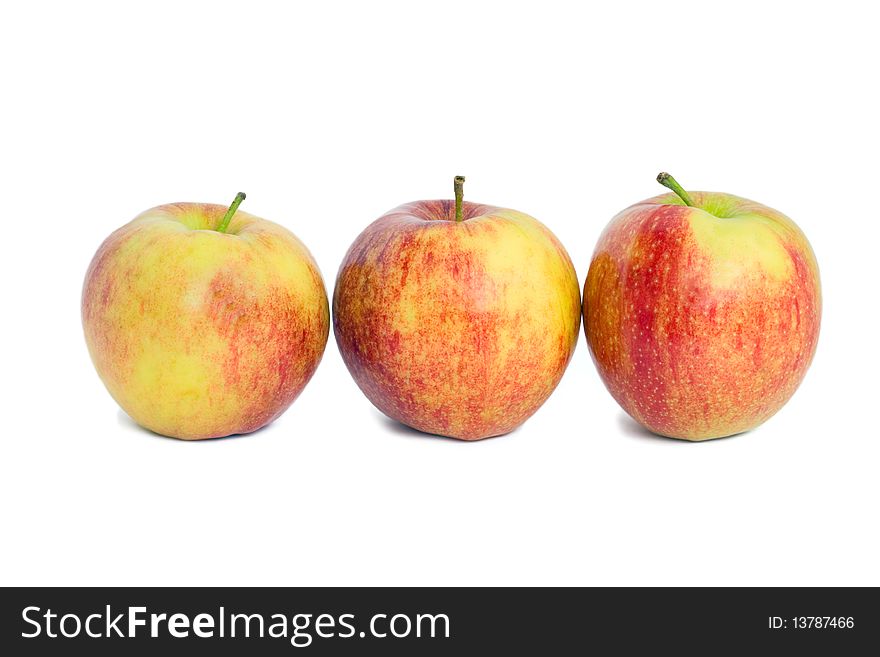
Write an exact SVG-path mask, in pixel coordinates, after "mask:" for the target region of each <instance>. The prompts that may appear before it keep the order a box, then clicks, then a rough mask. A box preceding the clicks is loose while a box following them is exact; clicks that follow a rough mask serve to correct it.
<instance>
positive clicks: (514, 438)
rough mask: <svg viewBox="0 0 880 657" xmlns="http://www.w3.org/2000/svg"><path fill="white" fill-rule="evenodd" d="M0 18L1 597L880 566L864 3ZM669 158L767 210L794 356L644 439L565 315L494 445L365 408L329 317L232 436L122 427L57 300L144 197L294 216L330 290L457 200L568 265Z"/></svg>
mask: <svg viewBox="0 0 880 657" xmlns="http://www.w3.org/2000/svg"><path fill="white" fill-rule="evenodd" d="M11 7H12V8H9V7H7V8H5V9H4V10H3V17H2V25H3V32H4V34H3V38H2V40H0V75H2V105H0V113H2V122H0V137H2V142H0V149H2V152H0V183H2V184H0V194H2V202H0V207H2V213H0V214H2V224H3V227H4V231H3V247H2V248H3V254H2V258H0V267H2V280H3V287H2V290H3V300H2V309H3V317H2V327H0V331H2V345H3V357H2V385H3V394H2V398H3V432H2V443H0V444H2V447H0V468H2V472H0V475H2V476H0V505H2V508H0V522H2V525H0V526H2V529H0V531H2V540H0V557H2V558H0V582H2V583H3V584H28V585H36V584H125V585H129V584H130V585H135V584H141V585H160V584H185V585H198V584H202V585H206V584H212V585H226V584H230V585H239V584H252V585H272V584H278V585H282V584H283V585H305V584H312V585H336V584H388V585H392V584H404V585H428V584H441V585H445V584H463V585H469V584H473V585H485V584H562V585H566V584H588V585H592V584H608V585H619V584H624V585H629V584H675V585H677V584H683V585H684V584H698V585H701V584H734V585H738V584H767V585H777V584H780V585H781V584H794V585H806V584H822V585H825V584H841V585H859V584H873V585H878V584H880V567H878V563H880V560H878V559H877V555H878V553H880V540H878V511H877V506H878V498H880V495H878V493H880V486H878V474H877V472H878V465H880V440H878V431H877V424H876V413H877V405H878V401H877V392H878V387H877V379H876V374H877V371H878V365H880V363H878V353H877V352H878V350H877V340H878V339H877V336H878V309H877V299H878V292H877V282H878V279H877V266H878V260H880V258H878V253H877V243H878V239H880V228H878V226H880V216H878V214H880V213H878V203H877V200H876V198H877V189H878V184H880V183H878V178H880V170H878V162H880V134H878V117H880V102H878V86H877V70H878V69H877V66H878V63H880V46H878V40H877V36H876V25H877V24H878V20H877V19H878V16H877V15H876V14H875V13H874V9H872V5H871V4H870V3H867V2H866V3H855V2H840V1H838V2H835V3H833V6H831V7H829V6H828V5H827V3H808V2H798V3H781V2H780V3H772V2H766V1H763V0H762V1H761V2H737V3H730V4H729V8H727V9H722V8H720V7H719V6H716V3H704V2H675V1H671V0H667V1H665V2H644V3H632V2H630V3H626V2H606V3H594V4H592V5H591V6H590V7H589V8H587V3H574V2H572V3H561V2H548V1H546V0H545V1H543V2H528V3H515V2H504V3H488V2H451V1H444V2H434V3H431V4H430V6H428V5H425V6H423V5H422V3H414V2H398V3H391V2H370V3H356V2H345V3H343V2H324V3H280V2H279V3H261V2H241V3H239V4H231V3H220V2H205V3H186V2H168V3H166V2H156V1H155V0H154V1H153V2H150V3H140V4H139V5H137V6H135V5H133V4H131V3H110V2H108V3H96V2H79V3H61V2H58V3H54V4H50V3H36V2H35V3H15V4H13V5H11ZM660 170H668V171H670V172H672V173H673V174H674V175H675V176H676V177H677V178H678V179H679V180H680V181H681V182H682V183H683V184H684V185H685V186H686V187H688V188H690V189H708V190H715V191H727V192H731V193H735V194H739V195H742V196H746V197H749V198H752V199H755V200H757V201H761V202H763V203H766V204H768V205H770V206H773V207H776V208H777V209H780V210H782V211H783V212H785V213H787V214H788V215H789V216H791V217H792V218H793V219H794V220H795V221H796V222H797V223H798V224H799V225H800V226H801V228H802V229H803V230H804V231H805V232H806V234H807V235H808V237H809V238H810V240H811V242H812V244H813V247H814V248H815V251H816V254H817V256H818V260H819V265H820V268H821V272H822V277H823V280H822V282H823V290H824V299H825V314H824V317H823V326H822V334H821V338H820V341H819V348H818V352H817V355H816V359H815V361H814V363H813V367H812V369H811V370H810V372H809V373H808V375H807V377H806V380H805V381H804V384H803V386H802V387H801V389H800V390H799V391H798V393H797V394H796V395H795V397H794V398H793V399H792V401H791V402H790V403H789V404H788V405H787V406H786V407H785V408H784V409H783V410H782V411H781V412H780V413H779V414H778V415H777V416H776V417H774V418H772V419H771V420H770V421H769V422H767V423H766V424H765V425H764V426H762V427H761V428H759V429H757V430H755V431H753V432H751V433H749V434H745V435H742V436H739V437H736V438H732V439H727V440H720V441H715V442H709V443H702V444H689V443H684V442H678V441H672V440H668V439H661V438H655V437H651V436H649V435H647V434H645V433H644V432H642V431H641V430H639V429H638V428H637V427H636V426H635V425H634V424H633V423H632V422H631V421H630V420H629V419H628V418H627V417H626V416H625V415H624V414H623V413H622V411H621V410H620V409H619V408H618V407H617V405H616V404H615V402H614V401H613V400H612V399H611V397H610V396H609V395H608V394H607V393H606V391H605V389H604V387H603V385H602V383H601V381H600V380H599V377H598V375H597V373H596V371H595V369H594V367H593V364H592V362H591V360H590V357H589V352H588V350H587V348H586V344H585V342H584V339H583V336H581V339H580V342H579V344H578V348H577V351H576V353H575V355H574V360H573V362H572V364H571V367H570V368H569V370H568V372H567V374H566V376H565V377H564V379H563V380H562V383H561V385H560V386H559V388H558V390H557V392H556V393H555V394H554V395H553V396H552V397H551V398H550V400H549V401H548V402H547V403H546V404H545V406H544V407H542V408H541V409H540V410H539V411H538V413H537V414H536V415H535V416H534V417H533V418H532V419H530V420H529V421H528V422H527V423H526V424H525V425H524V426H523V427H522V428H521V429H520V430H518V431H516V432H515V433H513V434H511V435H509V436H506V437H503V438H499V439H494V440H488V441H484V442H481V443H473V444H468V443H461V442H457V441H453V440H447V439H438V438H431V437H427V436H422V435H418V434H416V433H414V432H411V431H409V430H406V429H404V428H401V427H400V426H397V425H395V424H393V423H391V422H389V421H388V420H386V419H385V418H384V417H383V416H382V415H380V414H379V413H378V412H377V411H376V410H374V409H373V407H372V406H371V405H370V403H369V402H368V401H367V400H366V398H365V397H364V396H363V395H362V394H361V393H360V391H359V390H358V388H357V387H356V386H355V384H354V382H353V381H352V380H351V378H350V377H349V375H348V373H347V371H346V370H345V368H344V366H343V364H342V361H341V359H340V357H339V354H338V352H337V349H336V345H335V342H334V341H333V338H332V336H331V338H330V341H329V342H328V345H327V350H326V354H325V356H324V360H323V362H322V364H321V366H320V368H319V369H318V372H317V374H316V376H315V377H314V379H313V380H312V382H311V383H310V384H309V386H308V387H307V389H306V390H305V392H304V393H303V394H302V396H301V397H300V398H299V399H298V400H297V401H296V402H295V404H294V405H293V406H292V407H291V408H290V410H289V411H288V412H287V413H286V414H285V415H284V416H283V417H282V418H281V419H279V420H278V421H277V422H275V423H274V424H273V425H271V426H270V427H269V428H267V429H265V430H263V431H260V432H258V433H256V434H254V435H251V436H247V437H240V438H234V439H227V440H215V441H208V442H202V443H185V442H180V441H175V440H169V439H163V438H159V437H156V436H154V435H151V434H149V433H147V432H145V431H143V430H140V429H138V428H137V427H135V426H134V425H133V424H132V423H131V421H130V420H129V419H127V417H126V416H125V415H124V414H123V413H121V412H120V411H119V410H118V409H117V406H116V405H115V403H114V402H113V401H112V400H111V398H110V396H109V395H108V394H107V393H106V392H105V390H104V388H103V386H102V385H101V383H100V381H99V379H98V377H97V375H96V374H95V372H94V369H93V367H92V365H91V363H90V361H89V357H88V354H87V352H86V348H85V344H84V341H83V338H82V332H81V327H80V319H79V301H80V299H79V296H80V286H81V284H82V278H83V275H84V273H85V270H86V267H87V265H88V263H89V260H90V259H91V257H92V254H93V253H94V251H95V249H96V248H97V247H98V245H99V244H100V242H101V241H102V240H103V239H104V238H105V237H106V236H107V235H108V234H109V233H110V232H111V231H112V230H114V229H115V228H117V227H118V226H120V225H122V224H123V223H125V222H127V221H128V220H129V219H131V218H132V217H133V216H134V215H136V214H137V213H139V212H140V211H142V210H144V209H146V208H149V207H152V206H154V205H158V204H161V203H165V202H172V201H205V202H215V203H223V204H227V203H229V201H231V200H232V197H233V196H234V194H235V193H236V192H237V191H239V190H243V191H246V192H247V194H248V199H247V201H246V202H245V203H246V206H245V208H244V209H246V210H247V211H248V212H251V213H254V214H257V215H259V216H263V217H265V218H267V219H272V220H274V221H276V222H278V223H281V224H283V225H285V226H287V227H288V228H290V229H291V230H293V231H294V232H295V233H296V234H297V235H298V236H299V237H300V238H301V239H302V240H303V241H304V242H305V243H306V244H307V245H308V246H309V248H310V249H311V250H312V252H313V254H314V255H315V257H316V259H317V261H318V263H319V264H320V267H321V269H322V271H323V274H324V277H325V281H326V284H327V288H328V294H330V293H332V288H333V282H334V278H335V274H336V268H337V266H338V263H339V262H340V260H341V259H342V256H343V254H344V253H345V250H346V249H347V247H348V245H349V244H350V243H351V241H352V240H353V239H354V238H355V237H356V235H357V234H358V233H359V232H360V231H361V230H362V229H363V228H364V227H365V226H366V225H367V224H368V223H369V222H370V221H372V220H373V219H375V218H376V217H378V216H379V215H380V214H382V213H383V212H384V211H386V210H388V209H390V208H392V207H394V206H396V205H398V204H399V203H402V202H406V201H411V200H416V199H420V198H437V197H449V196H450V195H451V192H452V189H451V182H452V177H453V175H455V174H465V175H467V178H468V182H467V186H466V197H467V198H468V199H470V200H474V201H479V202H485V203H494V204H497V205H502V206H506V207H512V208H516V209H519V210H522V211H524V212H527V213H529V214H532V215H533V216H535V217H537V218H538V219H540V220H541V221H543V222H544V223H545V224H547V225H548V226H550V227H551V229H552V230H553V231H554V232H555V233H556V234H557V236H558V237H559V238H560V240H561V241H562V242H563V244H565V245H566V247H567V248H568V250H569V252H570V254H571V256H572V259H573V261H574V262H575V265H576V268H577V271H578V276H579V279H580V281H581V284H583V280H584V277H585V275H586V272H587V268H588V266H589V260H590V256H591V253H592V249H593V246H594V245H595V242H596V239H597V238H598V236H599V233H600V231H601V230H602V228H603V227H604V225H605V224H606V223H607V221H608V220H609V219H610V218H611V217H612V216H613V215H614V214H615V213H616V212H617V211H619V210H620V209H622V208H623V207H625V206H627V205H629V204H631V203H633V202H635V201H638V200H640V199H642V198H645V197H649V196H653V195H655V194H657V193H660V192H661V191H663V190H661V188H660V187H659V186H658V185H657V184H656V183H655V182H654V176H655V175H656V173H657V172H658V171H660Z"/></svg>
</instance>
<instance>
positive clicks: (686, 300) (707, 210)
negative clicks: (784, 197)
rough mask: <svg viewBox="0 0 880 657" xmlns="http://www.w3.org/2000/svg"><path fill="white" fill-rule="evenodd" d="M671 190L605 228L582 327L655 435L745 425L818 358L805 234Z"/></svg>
mask: <svg viewBox="0 0 880 657" xmlns="http://www.w3.org/2000/svg"><path fill="white" fill-rule="evenodd" d="M657 180H658V181H659V182H660V183H661V184H663V185H664V186H666V187H669V188H670V189H672V190H673V192H674V193H670V194H665V195H662V196H657V197H655V198H651V199H648V200H646V201H642V202H641V203H637V204H635V205H633V206H631V207H629V208H627V209H626V210H624V211H623V212H621V213H620V214H618V215H617V216H616V217H614V218H613V219H612V220H611V223H610V224H609V225H608V227H607V228H606V229H605V231H604V232H603V233H602V236H601V237H600V239H599V243H598V244H597V246H596V250H595V253H594V254H593V259H592V262H591V264H590V270H589V273H588V275H587V280H586V284H585V285H584V331H585V333H586V336H587V342H588V344H589V347H590V352H591V354H592V356H593V360H594V361H595V363H596V366H597V368H598V370H599V374H600V375H601V377H602V380H603V381H604V382H605V385H606V386H607V388H608V390H609V391H610V392H611V395H612V396H613V397H614V398H615V399H616V400H617V402H618V403H619V404H620V405H621V406H622V407H623V409H624V410H625V411H626V412H627V413H629V414H630V415H631V416H632V417H633V419H635V420H636V421H637V422H639V423H640V424H642V425H643V426H644V427H646V428H647V429H649V430H651V431H653V432H654V433H657V434H661V435H663V436H669V437H673V438H683V439H687V440H706V439H710V438H721V437H724V436H730V435H733V434H737V433H741V432H743V431H747V430H749V429H752V428H754V427H756V426H758V425H759V424H761V423H762V422H764V421H765V420H767V419H768V418H769V417H770V416H772V415H773V414H774V413H776V411H778V410H779V409H780V408H781V407H782V406H783V405H784V404H785V403H786V402H787V401H788V400H789V398H791V396H792V395H793V394H794V391H795V390H796V389H797V387H798V385H799V384H800V382H801V380H802V379H803V378H804V374H805V373H806V371H807V368H808V367H809V365H810V362H811V361H812V359H813V354H814V353H815V351H816V342H817V340H818V337H819V320H820V315H821V310H822V295H821V292H820V288H819V270H818V266H817V264H816V258H815V256H814V255H813V250H812V248H811V247H810V244H809V242H808V241H807V238H806V237H805V236H804V234H803V233H802V232H801V231H800V229H799V228H798V227H797V226H796V225H795V224H794V222H793V221H792V220H791V219H789V218H788V217H786V216H785V215H784V214H782V213H781V212H777V211H776V210H773V209H771V208H768V207H766V206H764V205H761V204H760V203H755V202H754V201H749V200H747V199H744V198H740V197H738V196H733V195H731V194H722V193H716V192H691V193H688V192H686V191H685V190H684V189H683V188H682V187H681V186H680V185H679V184H678V183H677V182H676V181H675V179H673V178H672V177H671V176H669V175H668V174H665V173H661V174H660V175H659V176H658V177H657Z"/></svg>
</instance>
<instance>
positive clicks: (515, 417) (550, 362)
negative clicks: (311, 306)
mask: <svg viewBox="0 0 880 657" xmlns="http://www.w3.org/2000/svg"><path fill="white" fill-rule="evenodd" d="M454 217H455V210H454V204H453V202H452V201H419V202H416V203H409V204H406V205H403V206H400V207H399V208H397V209H395V210H392V211H391V212H389V213H387V214H385V215H384V216H383V217H381V218H379V219H378V220H376V221H375V222H373V223H372V224H371V225H370V226H368V227H367V228H366V230H364V232H363V233H361V235H360V236H359V237H358V238H357V239H356V240H355V242H354V244H352V246H351V248H350V249H349V251H348V253H347V254H346V256H345V259H344V260H343V262H342V265H341V267H340V269H339V274H338V276H337V279H336V288H335V291H334V294H333V309H334V312H333V322H334V324H333V325H334V331H335V335H336V341H337V344H338V345H339V351H340V353H341V354H342V358H343V360H344V361H345V364H346V366H347V367H348V369H349V371H350V372H351V374H352V376H353V377H354V380H355V381H356V382H357V384H358V386H360V388H361V390H362V391H363V392H364V394H365V395H366V396H367V398H368V399H369V400H370V401H371V402H373V404H374V405H375V406H376V407H377V408H378V409H379V410H381V411H382V412H383V413H385V414H386V415H388V416H390V417H392V418H394V419H395V420H398V421H399V422H402V423H403V424H406V425H408V426H410V427H413V428H415V429H419V430H420V431H424V432H427V433H432V434H438V435H442V436H448V437H452V438H459V439H462V440H479V439H481V438H488V437H490V436H498V435H501V434H504V433H507V432H509V431H512V430H513V429H515V428H516V427H518V426H519V425H520V424H522V423H523V422H524V421H525V420H526V419H527V418H528V417H529V416H531V415H532V414H533V413H534V412H535V411H536V410H537V409H538V408H539V407H540V406H541V404H542V403H544V401H545V400H546V399H547V398H548V397H549V396H550V393H552V392H553V390H554V389H555V388H556V385H557V384H558V383H559V381H560V379H561V378H562V375H563V373H564V372H565V368H566V366H567V365H568V363H569V361H570V360H571V356H572V353H573V352H574V348H575V344H576V343H577V338H578V332H579V329H580V288H579V286H578V282H577V276H576V275H575V271H574V267H573V266H572V264H571V260H570V259H569V257H568V254H567V253H566V251H565V248H564V247H563V246H562V244H560V243H559V240H557V239H556V237H555V236H554V235H553V233H551V232H550V231H549V230H548V229H547V228H546V227H545V226H544V225H543V224H541V223H540V222H538V221H537V220H536V219H533V218H532V217H530V216H528V215H526V214H523V213H521V212H516V211H515V210H507V209H503V208H497V207H492V206H486V205H479V204H476V203H467V202H465V203H464V204H463V221H461V222H456V221H455V220H454Z"/></svg>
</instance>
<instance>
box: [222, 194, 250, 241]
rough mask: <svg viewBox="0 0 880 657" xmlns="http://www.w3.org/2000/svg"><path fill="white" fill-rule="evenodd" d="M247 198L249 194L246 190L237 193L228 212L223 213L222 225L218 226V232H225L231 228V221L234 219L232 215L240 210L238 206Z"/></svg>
mask: <svg viewBox="0 0 880 657" xmlns="http://www.w3.org/2000/svg"><path fill="white" fill-rule="evenodd" d="M246 198H247V194H245V193H244V192H239V193H238V194H236V195H235V199H234V200H233V201H232V204H231V205H230V206H229V209H228V210H227V211H226V214H224V215H223V218H222V219H221V220H220V225H219V226H217V232H218V233H225V232H226V230H227V229H228V228H229V222H230V221H232V215H234V214H235V211H236V210H238V206H239V205H241V202H242V201H243V200H245V199H246Z"/></svg>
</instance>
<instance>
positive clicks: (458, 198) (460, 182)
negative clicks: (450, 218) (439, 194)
mask: <svg viewBox="0 0 880 657" xmlns="http://www.w3.org/2000/svg"><path fill="white" fill-rule="evenodd" d="M454 185H455V220H456V221H461V220H462V219H464V211H463V209H462V205H463V203H464V176H456V177H455V181H454Z"/></svg>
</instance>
